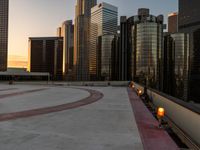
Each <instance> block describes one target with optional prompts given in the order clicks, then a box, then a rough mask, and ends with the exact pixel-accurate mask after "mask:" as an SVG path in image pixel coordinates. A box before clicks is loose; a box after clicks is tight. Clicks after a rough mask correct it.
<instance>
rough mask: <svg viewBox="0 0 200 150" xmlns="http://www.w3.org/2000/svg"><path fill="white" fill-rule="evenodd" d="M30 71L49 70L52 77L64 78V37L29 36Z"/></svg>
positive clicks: (56, 78)
mask: <svg viewBox="0 0 200 150" xmlns="http://www.w3.org/2000/svg"><path fill="white" fill-rule="evenodd" d="M28 71H30V72H48V73H50V75H51V77H52V79H54V80H62V79H63V38H62V37H39V38H29V60H28Z"/></svg>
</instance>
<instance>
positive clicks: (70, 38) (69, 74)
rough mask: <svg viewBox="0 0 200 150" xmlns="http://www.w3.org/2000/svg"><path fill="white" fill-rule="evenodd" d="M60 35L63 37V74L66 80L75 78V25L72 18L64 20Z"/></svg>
mask: <svg viewBox="0 0 200 150" xmlns="http://www.w3.org/2000/svg"><path fill="white" fill-rule="evenodd" d="M60 35H61V37H63V75H64V77H65V80H73V57H74V56H73V53H74V25H73V22H72V20H67V21H65V22H63V24H62V27H61V29H60Z"/></svg>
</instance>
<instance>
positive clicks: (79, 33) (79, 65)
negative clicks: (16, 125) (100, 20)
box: [73, 0, 97, 81]
mask: <svg viewBox="0 0 200 150" xmlns="http://www.w3.org/2000/svg"><path fill="white" fill-rule="evenodd" d="M96 3H97V0H77V4H76V9H75V10H76V14H75V24H74V63H73V64H74V76H75V79H76V80H79V81H80V80H82V81H84V80H89V75H88V74H89V71H88V70H89V62H88V61H89V56H88V49H89V31H90V17H91V8H92V7H93V6H95V5H96Z"/></svg>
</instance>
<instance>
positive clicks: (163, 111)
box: [157, 107, 165, 118]
mask: <svg viewBox="0 0 200 150" xmlns="http://www.w3.org/2000/svg"><path fill="white" fill-rule="evenodd" d="M157 116H158V117H159V118H163V117H164V116H165V109H164V108H162V107H159V108H158V112H157Z"/></svg>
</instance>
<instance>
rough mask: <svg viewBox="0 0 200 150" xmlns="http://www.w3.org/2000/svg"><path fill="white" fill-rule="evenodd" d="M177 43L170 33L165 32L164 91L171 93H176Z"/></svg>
mask: <svg viewBox="0 0 200 150" xmlns="http://www.w3.org/2000/svg"><path fill="white" fill-rule="evenodd" d="M174 49H175V43H174V39H173V38H172V36H171V34H170V33H165V34H164V46H163V87H162V91H163V92H164V93H166V94H169V95H172V96H173V95H175V72H174V67H175V66H174V63H175V62H174V60H175V54H174V52H175V50H174Z"/></svg>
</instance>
